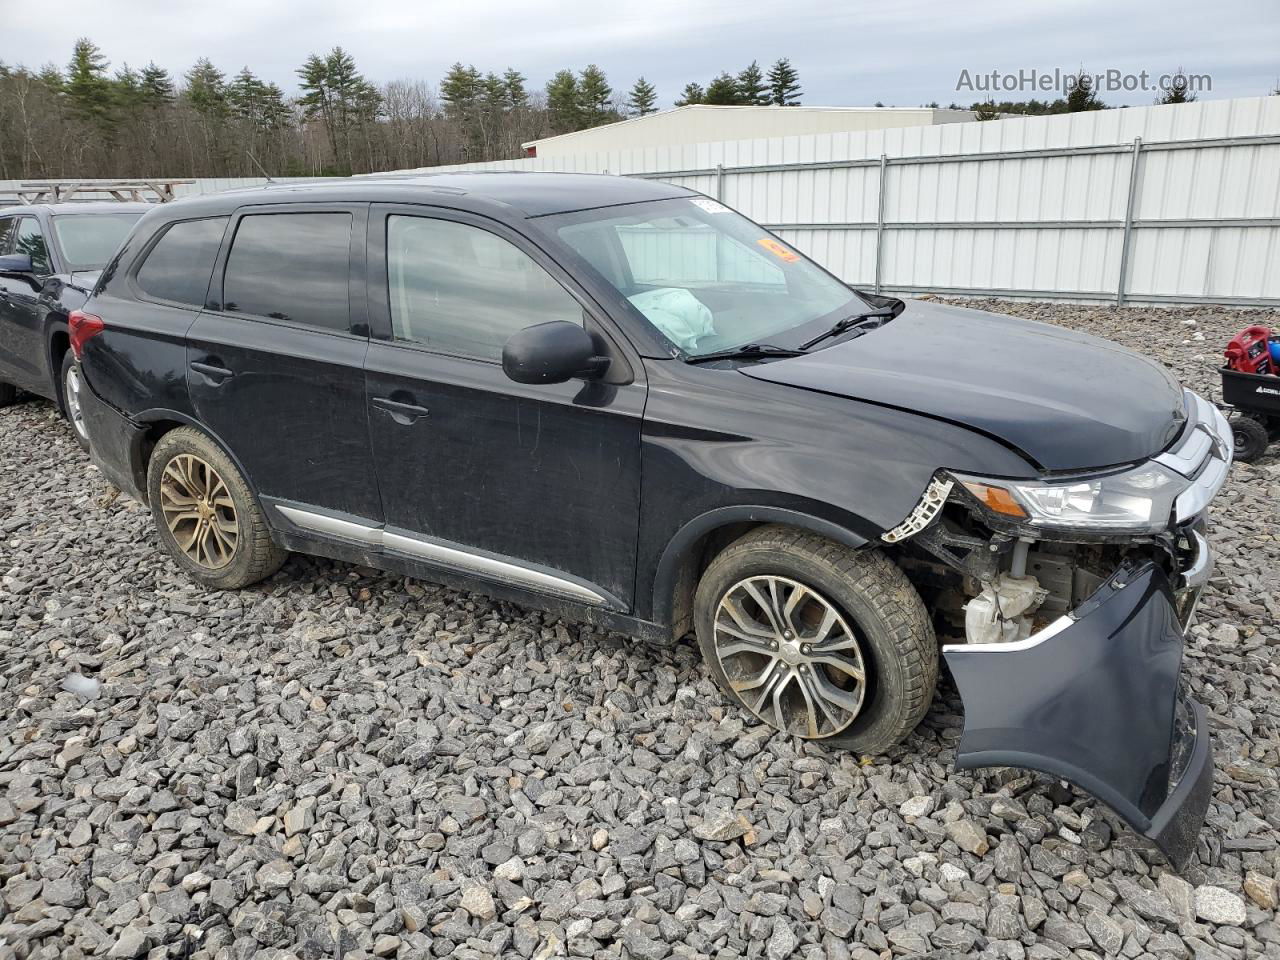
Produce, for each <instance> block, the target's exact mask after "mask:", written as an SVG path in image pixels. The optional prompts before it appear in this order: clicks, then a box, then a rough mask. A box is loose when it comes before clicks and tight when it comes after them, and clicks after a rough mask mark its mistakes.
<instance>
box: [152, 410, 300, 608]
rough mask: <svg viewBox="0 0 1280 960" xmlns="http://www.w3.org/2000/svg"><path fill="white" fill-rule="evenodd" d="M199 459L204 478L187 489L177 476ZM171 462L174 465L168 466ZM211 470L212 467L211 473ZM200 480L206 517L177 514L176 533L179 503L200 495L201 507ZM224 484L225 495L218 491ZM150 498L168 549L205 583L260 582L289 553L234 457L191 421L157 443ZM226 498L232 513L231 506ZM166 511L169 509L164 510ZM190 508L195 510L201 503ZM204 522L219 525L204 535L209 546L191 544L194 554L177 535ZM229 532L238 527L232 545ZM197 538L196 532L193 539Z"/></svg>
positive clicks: (222, 586)
mask: <svg viewBox="0 0 1280 960" xmlns="http://www.w3.org/2000/svg"><path fill="white" fill-rule="evenodd" d="M201 462H202V463H203V466H204V467H205V468H207V470H204V471H200V470H199V468H198V467H197V472H199V473H203V481H201V482H196V481H194V480H193V481H192V482H191V484H190V489H189V490H188V491H187V492H186V493H184V492H183V487H182V486H181V482H182V481H181V480H180V479H179V478H181V477H184V476H185V477H187V478H188V479H190V478H191V477H192V476H193V475H194V474H192V472H191V469H190V468H191V467H193V466H195V465H197V464H200V463H201ZM171 466H172V467H173V470H172V471H169V472H166V471H168V470H169V468H170V467H171ZM184 471H186V472H185V473H184ZM209 471H212V476H210V472H209ZM218 480H220V481H221V486H218V484H217V483H216V482H215V481H218ZM201 483H202V484H203V486H204V488H205V490H206V491H207V493H206V496H205V500H206V501H208V502H207V503H206V506H205V509H206V513H207V515H208V516H207V518H206V517H205V516H204V515H202V517H201V520H194V519H191V518H189V519H185V520H182V519H177V520H176V523H177V532H176V533H175V530H174V529H171V526H170V524H171V522H175V520H174V519H170V518H179V517H180V516H181V514H179V513H178V512H177V511H179V510H181V509H182V508H181V506H177V505H175V503H176V502H177V501H178V500H186V499H191V500H193V501H196V502H195V503H194V506H195V507H196V508H198V507H199V503H198V501H199V500H200V495H199V492H198V491H199V487H200V485H201ZM162 488H164V489H162ZM223 490H225V496H223V495H219V494H220V491H223ZM192 495H193V496H192ZM210 498H212V499H210ZM147 499H148V500H149V501H150V503H151V516H152V518H153V520H154V521H155V525H156V533H157V534H158V535H159V537H160V543H161V544H162V545H163V546H164V549H165V551H166V552H167V553H168V554H169V556H171V557H172V558H173V559H174V562H175V563H177V564H178V566H179V567H181V568H182V569H183V570H184V571H185V572H186V573H187V575H188V576H190V577H191V578H192V579H193V580H195V581H197V582H198V583H202V584H204V585H205V586H206V587H212V588H213V589H215V590H238V589H239V588H241V587H246V586H248V585H249V584H251V583H257V582H258V581H259V580H262V579H264V578H266V577H269V576H271V574H273V573H275V572H276V571H277V570H279V569H280V567H281V565H282V564H283V563H284V561H285V559H286V558H287V557H288V556H289V553H288V551H287V550H285V549H284V548H283V547H281V546H279V545H277V544H276V543H275V541H273V540H272V539H271V532H270V530H269V528H268V527H267V521H266V518H265V517H264V516H263V514H262V509H261V507H259V506H258V501H257V498H255V497H254V496H253V493H252V492H251V491H250V489H249V485H248V484H247V483H246V482H245V480H244V477H242V476H241V475H240V471H239V470H237V469H236V466H235V464H234V463H232V462H231V458H230V457H228V456H227V455H226V454H225V453H223V451H222V449H221V448H220V447H218V445H217V444H215V443H214V442H213V441H212V440H210V439H209V438H208V437H206V436H205V435H204V434H203V433H201V432H200V431H199V430H196V429H194V428H192V427H179V428H177V429H176V430H171V431H169V432H168V433H166V434H165V435H164V436H163V437H161V438H160V442H159V443H157V444H156V447H155V450H153V451H152V453H151V460H150V461H149V463H148V465H147ZM210 504H213V506H210ZM228 504H229V505H230V507H231V508H233V510H234V513H232V512H231V511H230V510H228V509H227V505H228ZM166 511H169V513H168V514H166ZM188 512H190V513H192V514H194V513H196V512H198V509H193V510H191V511H188ZM219 521H221V523H219ZM200 522H204V523H206V525H207V527H212V526H217V527H218V529H217V530H216V531H215V530H213V529H207V535H206V536H205V537H204V538H203V543H204V544H205V549H201V548H200V547H199V546H195V547H193V548H190V549H193V551H194V555H193V553H189V552H188V549H189V548H188V547H186V546H184V545H183V544H180V543H179V541H178V537H179V536H184V537H185V536H186V534H187V533H188V532H189V531H191V530H192V527H191V524H192V523H196V524H199V523H200ZM223 530H225V531H226V533H225V534H224V533H222V531H223ZM230 533H234V542H233V543H232V545H231V546H230V547H229V548H228V547H227V546H226V544H227V542H228V540H229V539H230V538H229V537H228V536H227V534H230ZM197 539H198V537H197V536H196V534H195V533H193V534H192V536H191V538H189V543H195V541H196V540H197ZM210 542H212V545H211V546H210ZM216 552H221V553H222V554H223V556H221V557H218V558H216V559H218V560H222V561H223V562H215V557H214V554H215V553H216Z"/></svg>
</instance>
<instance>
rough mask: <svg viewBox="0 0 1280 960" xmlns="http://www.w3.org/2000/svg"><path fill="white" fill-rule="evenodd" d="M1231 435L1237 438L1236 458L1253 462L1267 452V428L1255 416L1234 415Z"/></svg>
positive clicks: (1268, 438) (1268, 439)
mask: <svg viewBox="0 0 1280 960" xmlns="http://www.w3.org/2000/svg"><path fill="white" fill-rule="evenodd" d="M1231 436H1232V437H1233V438H1234V439H1235V458H1236V459H1237V460H1243V461H1244V462H1245V463H1253V462H1254V461H1255V460H1259V459H1261V458H1262V455H1263V454H1264V453H1266V452H1267V443H1268V442H1269V441H1270V437H1268V436H1267V428H1266V427H1265V426H1263V425H1262V424H1261V423H1259V422H1258V421H1257V420H1255V419H1253V417H1234V418H1233V419H1232V420H1231Z"/></svg>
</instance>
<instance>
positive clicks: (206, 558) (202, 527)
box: [160, 453, 239, 570]
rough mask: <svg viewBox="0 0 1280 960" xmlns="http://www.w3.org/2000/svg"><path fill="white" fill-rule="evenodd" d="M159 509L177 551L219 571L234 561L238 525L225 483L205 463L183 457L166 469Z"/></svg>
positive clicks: (174, 459) (187, 455)
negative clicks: (176, 546)
mask: <svg viewBox="0 0 1280 960" xmlns="http://www.w3.org/2000/svg"><path fill="white" fill-rule="evenodd" d="M160 509H161V512H162V513H163V514H164V520H165V525H166V526H167V527H168V528H169V533H170V535H172V537H173V539H174V542H175V543H176V544H177V545H178V549H179V550H181V551H182V552H183V553H185V554H186V555H187V556H188V557H190V558H191V559H192V560H194V561H195V562H196V563H198V564H199V565H200V566H202V567H207V568H208V569H210V570H217V569H219V568H221V567H225V566H226V565H227V564H229V563H230V562H231V561H232V559H233V558H234V557H235V553H236V541H237V540H238V538H239V525H238V524H237V521H236V505H235V501H234V500H232V498H231V491H230V490H228V489H227V485H226V483H225V482H224V481H223V479H222V477H220V476H219V475H218V471H216V470H214V469H213V467H212V466H210V465H209V464H208V463H207V462H205V461H204V460H201V459H200V458H199V457H197V456H194V455H193V454H190V453H180V454H178V455H177V456H176V457H174V458H173V459H172V460H170V461H169V463H168V464H167V465H166V466H165V468H164V474H163V475H162V477H161V480H160Z"/></svg>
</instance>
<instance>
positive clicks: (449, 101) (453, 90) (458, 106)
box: [440, 63, 481, 120]
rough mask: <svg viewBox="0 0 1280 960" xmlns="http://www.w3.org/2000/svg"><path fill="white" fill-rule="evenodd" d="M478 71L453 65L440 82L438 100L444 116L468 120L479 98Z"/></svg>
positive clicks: (458, 64)
mask: <svg viewBox="0 0 1280 960" xmlns="http://www.w3.org/2000/svg"><path fill="white" fill-rule="evenodd" d="M480 85H481V80H480V71H479V70H477V69H476V68H475V67H474V66H471V67H464V66H463V65H462V64H461V63H455V64H454V65H453V66H452V67H450V68H449V72H448V73H446V74H445V75H444V79H443V80H441V81H440V99H442V100H443V101H444V109H445V113H446V115H448V116H449V117H451V118H452V119H454V120H464V119H467V118H470V117H471V116H473V115H474V113H475V108H476V103H477V101H478V100H479V98H480Z"/></svg>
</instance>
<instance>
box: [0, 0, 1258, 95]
mask: <svg viewBox="0 0 1280 960" xmlns="http://www.w3.org/2000/svg"><path fill="white" fill-rule="evenodd" d="M4 6H5V7H7V8H8V9H6V10H5V11H4V13H3V15H2V20H0V22H3V29H2V31H0V60H3V61H5V62H7V63H25V64H27V65H29V66H32V67H35V66H40V65H42V64H44V63H49V62H52V63H57V64H65V63H66V61H67V59H68V56H69V54H70V52H71V45H72V42H73V40H74V38H75V36H76V35H77V34H82V35H85V36H88V37H90V38H91V39H92V40H93V41H94V42H95V43H97V44H98V45H99V46H100V47H101V48H102V50H103V52H104V53H105V54H106V56H107V58H108V59H109V60H110V61H111V66H112V69H113V70H114V69H115V68H117V67H119V66H120V65H121V64H122V63H129V64H130V65H132V66H135V67H137V66H141V65H143V64H145V63H146V62H147V61H148V60H155V61H156V62H157V63H158V64H160V65H161V66H163V67H166V68H167V69H169V70H170V71H171V72H173V73H174V74H175V75H179V74H181V73H182V72H183V71H185V70H186V69H187V68H188V67H189V66H190V65H191V63H192V62H193V61H194V60H195V59H196V58H198V57H201V56H207V57H209V58H210V59H211V60H213V61H214V63H215V64H217V65H218V66H219V67H220V68H222V69H223V70H224V71H226V72H227V73H228V74H231V73H235V72H237V71H238V70H239V69H240V68H241V67H243V66H246V65H247V66H249V67H250V68H251V69H252V70H253V71H254V72H255V73H257V74H258V75H259V76H261V77H262V78H264V79H266V80H271V81H274V82H276V83H278V84H280V85H281V86H282V87H283V88H284V89H285V90H286V91H288V92H292V91H294V90H295V89H296V77H295V75H294V71H295V69H296V68H297V66H298V64H299V63H301V62H302V60H303V59H305V58H306V56H307V55H308V54H310V53H312V52H323V51H326V50H328V49H329V48H330V47H332V46H334V45H335V44H340V45H342V46H343V47H345V48H346V49H347V50H348V51H349V52H350V53H351V54H353V55H354V56H355V58H356V61H357V63H358V65H359V67H360V69H361V70H362V71H363V72H364V73H365V75H366V76H368V77H369V78H370V79H372V80H374V81H377V82H384V81H387V80H394V79H403V78H410V79H425V80H428V81H429V82H430V83H432V84H433V85H434V84H437V83H438V82H439V79H440V77H441V76H442V75H443V73H444V72H445V70H447V69H448V67H449V65H450V64H451V63H453V62H454V61H457V60H461V61H462V62H464V63H473V64H475V65H476V66H477V67H478V68H480V69H481V70H495V71H498V72H501V71H502V70H503V69H504V68H505V67H507V66H513V67H515V68H516V69H518V70H520V71H521V72H523V73H524V74H525V75H526V76H527V77H528V78H529V80H530V85H531V86H532V87H538V88H540V87H541V86H542V85H543V84H544V83H545V82H546V80H547V78H548V77H549V76H551V74H553V73H554V72H555V71H556V70H559V69H561V68H564V67H571V68H574V69H575V70H576V69H580V68H581V67H582V66H584V65H586V64H587V63H591V62H594V63H598V64H599V65H600V66H601V67H603V68H604V70H605V72H606V73H607V74H608V77H609V80H610V82H611V84H612V85H613V87H614V89H615V90H616V91H625V90H626V89H627V88H629V87H630V86H631V84H632V82H633V81H634V80H635V78H636V77H637V76H639V75H641V74H643V75H644V76H645V77H647V78H648V79H649V80H650V81H651V82H653V83H654V84H655V85H656V86H657V88H658V94H659V102H660V105H662V106H669V105H670V103H671V101H672V100H673V99H675V98H676V97H677V96H678V95H679V93H680V90H681V89H682V88H683V86H684V84H685V83H687V82H688V81H690V80H697V81H699V82H701V83H703V84H705V83H706V81H707V80H709V79H710V78H711V77H712V76H714V75H715V74H716V73H718V72H719V71H720V70H729V71H731V72H737V71H738V70H739V69H741V68H742V67H743V66H744V65H745V64H746V63H749V62H750V61H751V60H752V59H756V60H759V61H760V63H761V65H762V66H763V67H765V68H766V69H767V67H768V65H769V64H770V63H772V62H773V61H774V60H775V59H777V58H778V57H789V58H790V59H791V61H792V63H793V64H794V65H795V67H796V68H797V69H798V70H799V72H800V79H801V83H802V85H803V87H804V97H803V101H804V103H806V104H810V105H854V106H857V105H869V104H872V103H875V102H876V101H877V100H880V101H883V102H884V103H886V104H896V105H902V106H916V105H919V104H922V103H927V102H929V101H932V100H938V101H940V102H941V103H942V104H943V105H946V104H947V103H948V102H950V101H952V100H956V101H959V102H961V103H968V102H972V101H973V100H978V99H985V94H983V93H982V92H979V91H975V90H961V91H957V89H956V87H957V83H958V82H959V81H960V78H961V77H962V71H966V70H967V71H968V74H969V77H970V78H971V81H972V82H973V83H974V84H975V85H976V84H977V83H978V82H979V81H978V80H977V77H978V76H979V75H981V74H989V73H990V72H991V71H992V70H998V71H1001V72H1002V73H1007V74H1016V73H1017V72H1018V71H1022V70H1032V69H1034V70H1039V71H1043V72H1052V71H1053V70H1054V69H1055V68H1061V69H1062V70H1063V71H1065V72H1073V71H1075V70H1076V69H1077V68H1078V67H1079V66H1081V65H1082V64H1083V65H1084V66H1085V67H1086V68H1087V69H1088V70H1089V71H1090V72H1091V73H1103V72H1105V71H1107V70H1116V71H1119V72H1121V73H1131V74H1137V73H1139V72H1140V71H1143V70H1146V71H1148V72H1150V73H1151V74H1152V76H1153V77H1155V76H1158V75H1159V74H1162V73H1165V72H1168V71H1171V70H1172V69H1174V68H1176V67H1177V66H1178V65H1180V64H1181V65H1182V66H1184V67H1185V68H1186V69H1187V71H1188V72H1191V73H1204V74H1209V75H1210V76H1211V78H1212V91H1211V92H1209V93H1206V94H1203V95H1202V96H1204V97H1212V98H1219V97H1239V96H1257V95H1260V94H1264V93H1268V92H1269V91H1270V90H1271V89H1273V88H1274V87H1275V86H1276V85H1277V82H1278V81H1277V78H1278V77H1280V0H1212V2H1204V0H1163V2H1159V3H1147V2H1142V3H1138V2H1125V0H1119V2H1117V0H987V2H980V3H973V2H970V3H964V2H941V0H876V2H866V0H846V2H843V3H841V2H839V0H834V2H833V0H787V2H778V0H734V2H728V3H727V2H720V0H717V2H713V3H698V2H697V0H643V2H633V0H613V2H610V3H603V2H600V0H562V2H560V3H558V4H555V3H541V4H538V3H529V2H519V0H467V2H463V3H458V2H456V0H454V2H440V0H436V2H427V3H423V2H419V3H412V2H404V0H360V2H357V3H352V2H350V0H276V2H271V0H257V2H252V0H222V2H220V3H219V2H213V3H210V2H199V3H193V2H189V0H59V2H57V3H56V4H55V5H54V6H53V7H50V6H49V5H48V4H47V3H46V4H41V3H24V2H19V0H5V3H4ZM1036 95H1038V96H1040V97H1041V98H1045V97H1046V96H1047V95H1046V94H1045V93H1043V92H1039V93H1037V92H1036V91H1034V90H1028V91H1000V92H999V95H998V96H997V97H996V99H1005V98H1008V99H1027V98H1029V97H1031V96H1036ZM1102 96H1103V99H1104V100H1105V101H1107V102H1108V103H1130V104H1141V103H1150V102H1151V100H1152V97H1153V94H1152V93H1149V92H1132V93H1124V92H1108V91H1103V92H1102Z"/></svg>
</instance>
